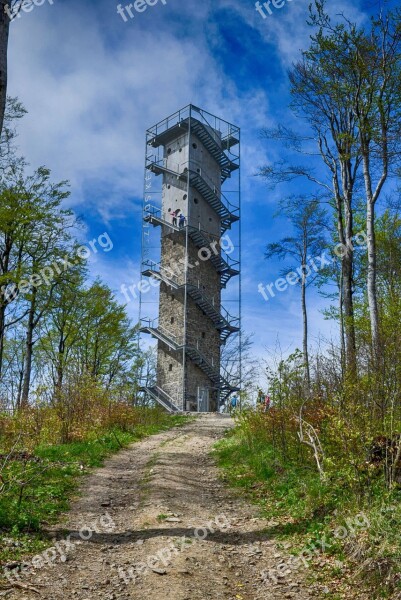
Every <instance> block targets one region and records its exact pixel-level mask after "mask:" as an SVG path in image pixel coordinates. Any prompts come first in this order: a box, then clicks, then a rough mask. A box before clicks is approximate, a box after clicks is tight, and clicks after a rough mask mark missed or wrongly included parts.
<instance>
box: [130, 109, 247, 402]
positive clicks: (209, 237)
mask: <svg viewBox="0 0 401 600" xmlns="http://www.w3.org/2000/svg"><path fill="white" fill-rule="evenodd" d="M145 160H146V165H145V167H146V168H145V194H144V206H143V231H142V266H141V273H142V278H143V280H144V281H142V282H141V286H140V290H141V299H140V323H141V329H140V331H141V334H148V335H150V336H151V337H152V338H153V340H155V343H156V344H157V375H156V380H155V381H154V382H152V383H151V384H149V382H148V383H147V385H146V386H145V387H143V389H142V391H143V393H145V394H146V395H147V396H148V397H149V398H151V399H152V400H154V401H155V402H158V403H159V404H161V405H162V406H164V408H166V409H167V410H169V411H170V412H174V411H199V412H202V411H211V412H213V411H219V410H221V408H222V407H223V406H224V405H226V404H227V402H228V400H229V397H230V395H231V394H233V393H238V392H239V390H240V386H241V232H240V226H239V220H240V208H241V202H240V130H239V128H238V127H236V126H234V125H232V124H230V123H228V122H227V121H224V120H223V119H220V118H218V117H215V116H213V115H211V114H210V113H207V112H206V111H204V110H201V109H199V108H197V107H195V106H193V105H190V106H187V107H185V108H184V109H182V110H180V111H178V112H177V113H175V114H174V115H171V116H169V117H167V118H166V119H164V120H163V121H161V122H160V123H158V124H157V125H155V126H154V127H151V128H150V129H149V130H148V131H147V133H146V159H145ZM145 281H147V282H148V284H146V283H145Z"/></svg>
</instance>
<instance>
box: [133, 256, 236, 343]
mask: <svg viewBox="0 0 401 600" xmlns="http://www.w3.org/2000/svg"><path fill="white" fill-rule="evenodd" d="M144 265H145V266H146V267H147V268H146V269H145V270H144V271H142V275H143V276H144V277H153V278H155V279H159V280H160V281H163V282H164V283H165V284H166V285H168V286H169V287H170V288H172V289H174V290H182V291H185V287H186V288H187V290H188V295H189V296H190V297H191V298H192V300H193V301H194V302H195V303H196V304H197V305H198V306H199V308H200V309H201V310H203V312H204V313H205V314H206V315H207V316H208V317H209V318H210V319H211V321H213V324H214V326H215V327H216V329H218V330H219V332H220V341H221V343H222V344H225V342H226V341H227V338H228V337H229V336H230V335H231V334H232V333H236V332H238V331H239V327H238V325H239V319H238V318H236V317H233V316H231V315H230V314H229V312H228V311H226V310H225V308H223V307H222V306H221V307H220V311H219V310H218V309H217V308H216V307H215V305H214V303H213V301H212V300H210V299H209V298H208V297H207V296H206V294H204V293H203V291H202V290H201V289H200V288H199V287H197V286H196V285H193V284H187V286H185V285H181V284H179V283H178V281H177V280H175V279H174V276H173V275H172V273H171V274H170V273H168V276H167V275H166V273H163V271H166V269H163V267H162V266H161V265H160V264H157V263H155V262H153V261H151V260H148V261H145V262H144Z"/></svg>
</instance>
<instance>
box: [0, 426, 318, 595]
mask: <svg viewBox="0 0 401 600" xmlns="http://www.w3.org/2000/svg"><path fill="white" fill-rule="evenodd" d="M231 424H232V423H231V420H230V419H228V418H227V417H223V416H219V415H205V416H202V417H201V418H198V419H197V420H196V421H194V422H192V423H189V424H187V425H185V426H184V427H181V428H179V429H174V430H171V431H168V432H165V433H162V434H159V435H156V436H153V437H150V438H148V439H146V440H144V441H142V442H140V443H137V444H134V445H132V446H131V447H130V448H129V449H127V450H124V451H122V452H120V453H119V454H118V455H116V456H114V457H113V458H111V459H109V460H108V461H107V463H106V465H105V467H103V468H101V469H98V470H97V471H95V472H94V473H93V474H92V475H91V476H90V477H88V478H87V479H86V480H85V483H84V485H83V488H82V497H81V498H80V499H79V501H77V502H76V503H75V504H74V506H73V508H72V510H71V513H70V514H69V516H68V522H67V524H66V525H65V528H66V530H65V529H58V530H57V529H55V530H54V531H53V533H54V536H55V537H56V538H57V540H58V545H57V546H55V548H54V549H53V550H50V551H49V552H48V555H47V556H46V559H47V560H48V562H51V564H52V566H49V564H46V565H45V566H42V565H41V563H40V560H39V559H38V560H37V561H36V567H38V568H36V569H35V570H34V571H33V572H32V571H31V572H30V573H29V574H27V575H25V576H23V577H21V579H20V583H22V584H23V585H29V586H31V588H35V589H36V592H35V591H34V590H33V589H29V590H28V589H15V590H13V591H12V592H11V593H10V594H9V595H7V598H10V599H11V600H14V599H20V598H39V597H41V598H43V599H45V600H65V599H74V600H75V599H77V600H89V599H91V600H92V599H99V600H129V599H132V598H138V599H139V598H140V599H141V600H153V599H154V600H159V599H160V600H165V599H166V600H206V599H208V598H211V599H213V600H216V599H218V598H227V599H241V598H243V599H252V600H257V599H260V600H261V599H262V598H263V599H264V600H265V599H268V600H270V599H272V600H273V599H278V598H280V599H281V598H297V599H301V600H304V599H306V598H310V592H309V591H308V589H307V588H306V587H305V589H302V584H301V587H300V585H299V583H300V574H295V575H292V576H289V577H283V578H282V579H280V580H278V581H277V582H276V583H275V582H273V581H271V580H269V581H263V575H262V572H263V571H264V570H265V569H268V568H269V567H270V566H271V565H273V564H275V565H277V564H279V563H280V561H281V557H282V554H281V553H280V552H279V551H277V548H276V547H275V544H274V542H273V541H272V540H269V538H268V534H266V533H265V534H263V533H261V530H262V529H263V528H266V522H265V521H262V520H260V519H258V518H257V514H256V511H255V509H254V508H253V507H250V506H247V505H246V504H244V503H243V502H242V501H241V500H239V499H238V498H236V497H235V495H233V493H232V492H231V491H230V490H227V489H226V488H225V487H224V485H223V484H222V482H221V481H220V480H219V478H218V471H217V469H216V467H215V465H214V464H213V460H212V458H211V457H210V456H209V452H210V450H211V448H212V446H213V444H214V442H215V441H216V439H218V438H219V437H221V436H222V435H223V433H224V431H225V430H226V429H227V428H228V427H230V426H231ZM60 527H61V526H60ZM88 527H89V528H90V530H88V529H87V528H88ZM85 528H86V529H85ZM93 530H95V531H93ZM68 536H70V537H69V544H68V542H67V543H66V541H65V540H66V538H67V537H68ZM83 538H90V539H87V541H84V539H83ZM202 538H205V539H203V540H202ZM67 546H68V548H69V552H67ZM281 562H282V561H281ZM39 567H41V568H39ZM37 592H39V594H40V596H39V594H38V593H37Z"/></svg>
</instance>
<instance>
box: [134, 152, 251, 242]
mask: <svg viewBox="0 0 401 600" xmlns="http://www.w3.org/2000/svg"><path fill="white" fill-rule="evenodd" d="M177 166H178V165H177ZM146 168H147V169H148V170H149V171H152V173H155V174H156V175H161V174H163V173H164V174H166V175H171V176H172V177H176V178H177V179H179V180H180V181H187V178H189V185H190V186H191V187H193V188H194V189H196V191H197V192H199V194H200V195H201V196H202V197H203V198H204V199H205V200H206V202H208V203H209V205H210V206H211V207H212V208H213V210H214V211H215V212H216V213H217V214H218V215H219V217H220V219H221V228H222V233H224V231H227V229H230V228H231V225H232V223H235V222H236V221H239V214H236V213H238V209H234V210H231V209H230V202H229V201H228V200H227V199H226V198H225V197H224V195H223V194H221V192H220V193H218V192H217V191H216V190H215V189H213V188H212V187H211V186H210V185H209V184H208V183H207V182H206V180H205V179H204V177H203V176H202V175H201V174H200V173H198V172H197V171H194V170H193V169H188V167H184V170H183V171H182V173H179V172H177V171H173V170H172V169H169V168H167V167H166V166H165V160H164V159H163V160H162V161H155V162H149V164H148V165H147V167H146ZM212 185H213V184H212ZM223 199H224V201H223ZM166 223H167V222H166Z"/></svg>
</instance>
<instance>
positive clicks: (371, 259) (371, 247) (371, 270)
mask: <svg viewBox="0 0 401 600" xmlns="http://www.w3.org/2000/svg"><path fill="white" fill-rule="evenodd" d="M366 214H367V219H366V230H367V231H366V233H367V244H368V281H367V290H368V302H369V314H370V328H371V336H372V348H373V355H374V359H375V361H376V360H377V359H378V357H379V352H380V334H379V308H378V302H377V284H376V279H377V269H376V262H377V261H376V233H375V207H374V204H373V202H368V205H367V211H366Z"/></svg>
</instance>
